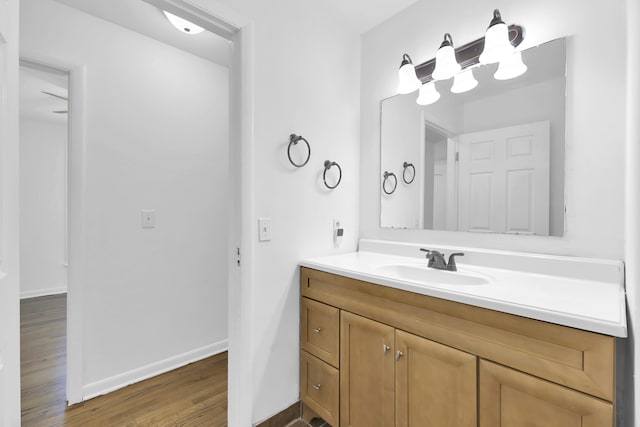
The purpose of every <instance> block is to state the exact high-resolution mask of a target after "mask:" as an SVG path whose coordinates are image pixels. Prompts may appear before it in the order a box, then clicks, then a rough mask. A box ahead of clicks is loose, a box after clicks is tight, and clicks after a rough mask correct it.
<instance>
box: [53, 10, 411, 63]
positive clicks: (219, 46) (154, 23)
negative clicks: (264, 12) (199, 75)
mask: <svg viewBox="0 0 640 427" xmlns="http://www.w3.org/2000/svg"><path fill="white" fill-rule="evenodd" d="M56 1H58V2H60V3H63V4H66V5H67V6H70V7H73V8H75V9H79V10H81V11H84V12H86V13H88V14H90V15H94V16H97V17H99V18H102V19H105V20H107V21H110V22H112V23H114V24H117V25H121V26H123V27H125V28H128V29H130V30H133V31H137V32H138V33H141V34H144V35H146V36H149V37H151V38H154V39H156V40H159V41H161V42H164V43H167V44H169V45H171V46H174V47H177V48H179V49H182V50H184V51H187V52H191V53H193V54H195V55H197V56H200V57H202V58H205V59H208V60H210V61H213V62H215V63H218V64H220V65H223V66H227V65H228V57H229V42H228V41H227V40H225V39H223V38H222V37H219V36H217V35H215V34H213V33H210V32H208V31H204V32H202V33H200V34H184V33H182V32H180V31H178V30H176V29H175V28H174V27H173V26H171V25H170V24H169V21H168V20H167V19H166V18H165V16H164V15H163V14H162V12H161V11H160V9H158V8H156V7H155V6H152V5H150V4H148V3H146V2H144V1H141V0H108V1H105V0H56ZM254 1H256V2H263V1H265V0H254ZM416 1H418V0H322V1H321V2H318V3H315V4H314V7H318V6H321V7H324V8H326V9H327V11H328V12H329V13H330V14H331V15H333V16H335V17H336V20H338V21H339V22H341V23H343V24H344V25H348V26H350V27H352V28H353V29H355V30H356V31H357V32H358V33H364V32H366V31H368V30H370V29H371V28H373V27H375V26H376V25H378V24H380V23H381V22H383V21H385V20H387V19H388V18H390V17H391V16H393V15H395V14H396V13H398V12H400V11H401V10H403V9H405V8H407V7H408V6H410V5H412V4H413V3H415V2H416ZM229 3H232V2H229ZM249 3H251V0H249Z"/></svg>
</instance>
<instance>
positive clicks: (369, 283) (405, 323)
mask: <svg viewBox="0 0 640 427" xmlns="http://www.w3.org/2000/svg"><path fill="white" fill-rule="evenodd" d="M378 243H379V242H361V245H360V246H361V247H360V252H357V253H354V254H345V255H337V256H332V257H323V258H316V259H312V260H307V261H304V262H302V267H301V274H300V282H301V334H300V340H301V359H300V379H301V389H300V390H301V400H302V403H303V408H304V409H303V412H304V416H305V418H307V419H310V418H311V417H313V416H314V415H317V416H320V417H321V418H323V419H324V420H325V421H327V422H328V423H329V424H331V425H332V426H334V427H336V426H343V427H347V426H354V427H358V426H380V427H389V426H398V427H399V426H420V427H423V426H439V427H442V426H456V427H463V426H486V427H497V426H501V425H530V426H540V427H543V426H544V427H553V426H558V427H560V426H562V427H564V426H568V425H581V426H585V427H590V426H593V427H596V426H597V427H603V426H614V425H615V378H616V366H615V336H626V319H625V313H624V287H623V286H622V282H621V281H620V280H621V279H620V278H621V277H622V276H621V274H622V265H621V263H617V262H613V261H611V262H609V261H602V262H599V261H594V262H589V261H588V260H580V259H577V260H576V259H569V258H567V259H559V258H557V257H538V258H536V257H535V256H533V258H532V257H524V258H519V256H518V255H512V254H511V255H510V254H506V253H493V254H487V253H480V252H477V253H473V251H471V252H469V251H467V254H466V256H465V258H468V259H469V261H471V262H479V261H483V264H488V265H490V264H491V263H492V262H496V261H495V260H496V259H502V260H503V261H504V262H505V264H506V265H507V266H508V267H513V266H515V265H518V266H520V267H521V268H522V270H509V269H504V268H494V267H485V266H484V265H483V266H477V265H473V264H462V263H461V264H460V266H461V268H460V269H459V270H460V271H459V272H443V271H437V272H435V273H433V272H432V271H430V270H432V269H428V268H427V267H426V261H425V260H424V258H422V259H420V258H419V257H418V256H409V257H408V256H403V255H402V254H401V255H398V254H397V253H396V254H389V252H388V251H387V253H385V254H382V253H376V252H367V251H366V250H364V251H363V248H364V249H375V248H374V247H377V246H379V245H378ZM382 245H383V246H384V244H382ZM387 249H388V248H387ZM393 250H395V251H396V252H398V251H400V252H402V251H404V252H406V253H405V254H404V255H407V254H413V253H415V252H418V247H417V246H416V245H402V248H401V249H398V248H395V249H393ZM393 250H392V252H393ZM563 261H566V263H565V262H563ZM572 263H573V264H572ZM594 264H595V265H594ZM403 266H404V267H403ZM543 266H544V268H545V269H547V270H548V271H550V272H551V273H553V274H547V275H540V274H537V273H532V272H530V271H526V270H528V269H536V270H537V269H539V268H541V267H543ZM420 268H423V270H420ZM412 269H414V270H415V271H413V270H412ZM585 269H586V270H587V271H584V270H585ZM407 271H409V272H410V273H409V274H408V273H407ZM616 271H617V272H618V273H619V274H618V273H616ZM567 272H569V273H571V275H572V276H573V277H567V274H568V273H567ZM420 274H424V277H421V276H420ZM443 274H444V275H445V276H442V275H443ZM447 274H449V275H450V276H446V275H447ZM585 275H587V276H585ZM589 276H590V277H589ZM518 277H519V278H520V283H518V282H516V281H515V278H518ZM594 278H595V279H596V280H593V279H594ZM505 280H514V281H513V282H512V283H506V284H505V283H504V281H505ZM562 283H565V284H566V288H563V285H562ZM492 288H493V289H492ZM554 289H555V290H554ZM576 292H577V293H576ZM570 294H573V299H568V298H567V295H570ZM500 295H502V297H500ZM501 298H502V299H501ZM604 306H606V307H604ZM562 307H565V310H559V308H562Z"/></svg>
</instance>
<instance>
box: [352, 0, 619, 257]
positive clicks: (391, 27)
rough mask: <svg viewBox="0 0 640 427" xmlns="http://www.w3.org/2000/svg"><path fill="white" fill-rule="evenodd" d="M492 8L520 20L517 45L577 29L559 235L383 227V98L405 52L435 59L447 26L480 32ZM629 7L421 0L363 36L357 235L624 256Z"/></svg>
mask: <svg viewBox="0 0 640 427" xmlns="http://www.w3.org/2000/svg"><path fill="white" fill-rule="evenodd" d="M496 7H497V8H499V9H500V11H501V12H502V16H503V18H504V19H505V21H506V22H508V23H518V24H521V25H523V26H524V27H525V29H526V38H525V40H524V42H523V48H526V47H530V46H533V45H536V44H538V43H542V42H545V41H548V40H552V39H555V38H558V37H564V36H568V35H572V36H573V37H571V38H570V39H569V42H568V48H567V51H568V55H567V62H568V68H569V70H568V72H569V75H570V78H569V81H568V86H567V105H568V114H567V117H566V120H567V122H566V125H567V144H566V153H567V154H566V161H565V182H566V184H565V187H566V206H567V213H566V228H565V235H564V237H562V238H543V237H534V236H531V237H524V236H506V235H490V236H487V235H484V234H472V233H451V232H444V231H428V230H424V231H405V230H390V229H381V228H380V227H379V211H380V206H379V198H378V197H377V191H378V180H377V179H376V177H377V176H378V171H379V169H378V168H379V163H380V154H379V153H380V151H379V143H380V142H379V141H380V132H379V117H380V111H379V102H380V100H381V99H383V98H386V97H389V96H391V95H393V94H394V92H395V89H396V85H397V81H396V79H397V67H398V66H399V63H400V59H401V58H402V54H403V53H405V52H406V53H409V54H410V55H411V57H412V58H413V60H414V63H420V62H422V61H425V60H427V59H430V58H432V57H433V56H434V55H435V51H436V49H437V47H438V45H439V42H440V40H442V34H443V33H445V32H450V33H451V34H452V35H453V37H454V40H458V44H464V43H466V42H469V41H472V40H474V39H477V38H479V37H481V36H483V33H484V31H485V29H486V26H487V25H488V22H489V20H490V18H491V13H492V11H493V9H494V8H496ZM576 10H579V11H580V13H576ZM625 11H626V8H625V3H624V2H613V3H611V4H608V5H607V11H606V13H604V14H603V13H602V7H601V4H600V3H598V2H596V1H594V0H589V1H587V2H585V1H580V0H569V1H563V2H556V1H552V0H541V1H537V2H531V1H527V0H514V1H509V2H506V1H502V2H498V3H495V2H489V1H486V0H482V1H472V0H453V1H451V2H446V3H445V2H440V3H433V2H430V1H426V0H422V1H419V2H418V3H416V4H414V5H413V6H411V7H409V8H408V9H406V10H405V11H403V12H401V13H399V14H398V15H396V16H394V17H393V18H392V19H391V20H389V21H386V22H385V23H383V24H381V25H380V26H378V27H376V28H374V29H373V30H371V31H370V32H368V33H366V34H365V35H364V36H363V42H362V43H363V46H362V69H363V73H362V95H361V133H362V139H361V140H362V148H361V151H362V156H361V183H362V185H361V191H360V202H361V203H360V212H361V216H360V224H361V227H360V230H361V237H367V238H382V239H390V240H400V241H412V242H424V243H433V244H444V245H463V246H473V247H486V248H496V249H507V250H519V251H528V252H541V253H552V254H569V255H580V256H597V257H603V258H613V259H622V257H623V242H624V225H623V224H624V221H623V219H624V217H623V207H624V167H623V164H624V138H625V133H624V127H625V119H624V112H625V107H624V101H625V48H626V46H625V38H624V27H625ZM408 29H410V30H408ZM611 34H620V37H619V38H617V39H616V43H610V42H609V41H608V39H609V38H610V37H611ZM603 76H607V77H606V78H604V77H603Z"/></svg>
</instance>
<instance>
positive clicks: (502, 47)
mask: <svg viewBox="0 0 640 427" xmlns="http://www.w3.org/2000/svg"><path fill="white" fill-rule="evenodd" d="M513 52H514V47H513V45H512V44H511V42H510V41H509V29H508V28H507V24H505V23H504V21H503V20H502V16H501V15H500V11H499V10H498V9H495V10H494V11H493V19H492V20H491V22H490V23H489V28H487V32H486V33H485V36H484V49H483V50H482V53H481V54H480V58H479V59H480V63H481V64H493V63H496V62H500V61H501V60H503V59H504V58H506V57H508V56H509V55H511V54H513Z"/></svg>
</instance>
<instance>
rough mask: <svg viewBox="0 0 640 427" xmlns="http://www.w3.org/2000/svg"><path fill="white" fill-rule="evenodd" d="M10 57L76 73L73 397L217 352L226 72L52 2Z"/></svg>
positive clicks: (222, 290) (29, 12) (34, 10)
mask: <svg viewBox="0 0 640 427" xmlns="http://www.w3.org/2000/svg"><path fill="white" fill-rule="evenodd" d="M21 54H22V55H24V56H26V57H28V58H30V59H39V60H41V61H45V62H53V63H54V64H55V63H62V64H69V66H70V67H72V68H73V67H80V66H82V65H84V66H85V67H86V68H85V69H86V88H85V90H86V93H85V117H86V123H85V139H84V141H72V142H71V144H74V143H76V144H78V143H83V146H82V147H80V148H78V147H76V148H77V149H79V150H83V156H84V162H85V164H84V166H85V172H84V173H85V176H84V185H85V189H84V193H83V194H82V197H83V203H84V207H83V209H84V210H83V216H82V218H81V221H82V222H83V226H84V229H85V232H84V234H83V235H82V246H83V258H84V260H85V262H84V264H83V265H81V266H73V265H70V268H74V267H75V268H77V269H80V271H81V272H80V275H81V279H82V280H80V281H79V283H78V285H77V286H80V287H81V288H82V295H83V307H82V312H83V313H84V318H83V319H82V326H83V338H84V339H83V348H82V352H83V355H84V363H83V375H82V377H83V380H82V385H83V395H84V396H85V397H86V396H91V395H94V394H98V393H101V392H104V391H105V390H108V389H111V388H115V387H118V386H121V385H124V384H126V383H127V382H130V381H134V380H136V379H139V378H141V377H144V376H147V375H151V374H153V373H156V372H158V371H160V370H164V369H168V368H172V367H175V366H176V365H179V364H182V363H186V362H187V361H189V360H193V359H194V358H198V357H203V356H206V355H208V354H211V353H212V352H216V351H220V350H222V349H224V348H225V347H226V339H227V273H226V265H227V252H226V248H227V230H226V227H225V225H226V223H227V216H226V212H227V210H226V204H227V200H228V194H227V191H226V188H227V184H228V183H227V162H226V159H227V156H228V154H227V153H228V142H227V141H228V135H227V134H228V130H227V128H228V72H227V70H226V69H225V68H221V67H220V66H218V65H215V64H213V63H211V62H208V61H205V60H203V59H201V58H198V57H195V56H193V55H191V54H187V53H185V52H182V51H179V50H177V49H175V48H173V47H169V46H167V45H164V44H162V43H159V42H157V41H155V40H152V39H150V38H147V37H145V36H142V35H139V34H137V33H134V32H132V31H129V30H125V29H123V28H121V27H118V26H115V25H113V24H111V23H108V22H106V21H102V20H100V19H96V18H93V17H91V16H89V15H86V14H84V13H81V12H78V11H76V10H74V9H71V8H68V7H66V6H63V5H61V4H59V3H57V2H54V1H51V0H24V1H22V2H21ZM72 78H73V76H72ZM72 87H73V84H72ZM71 108H72V112H73V105H72V106H71ZM71 120H73V117H71ZM72 149H73V148H72ZM72 179H73V178H72ZM142 209H155V210H156V228H153V229H141V210H142ZM73 285H74V283H71V282H70V283H69V292H70V293H72V292H73Z"/></svg>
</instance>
